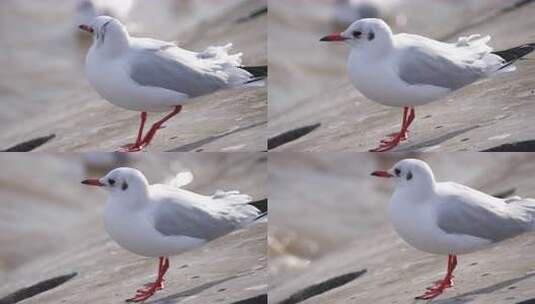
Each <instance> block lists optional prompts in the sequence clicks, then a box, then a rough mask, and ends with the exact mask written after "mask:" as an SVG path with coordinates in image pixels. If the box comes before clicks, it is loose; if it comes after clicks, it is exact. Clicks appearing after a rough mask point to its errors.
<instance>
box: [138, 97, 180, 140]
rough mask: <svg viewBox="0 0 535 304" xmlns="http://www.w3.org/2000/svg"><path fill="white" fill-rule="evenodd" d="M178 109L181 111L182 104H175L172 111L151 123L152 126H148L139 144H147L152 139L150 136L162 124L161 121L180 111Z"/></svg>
mask: <svg viewBox="0 0 535 304" xmlns="http://www.w3.org/2000/svg"><path fill="white" fill-rule="evenodd" d="M180 111H182V106H176V107H175V109H174V110H173V112H171V113H169V114H167V115H166V116H165V117H164V118H162V119H160V120H159V121H157V122H156V123H154V124H153V125H152V127H151V128H150V130H149V132H147V135H145V138H143V141H142V142H141V144H142V145H143V146H144V147H146V146H148V145H149V144H150V142H151V141H152V138H153V137H154V135H155V134H156V132H157V131H158V129H159V128H160V127H161V126H162V125H163V123H164V122H166V121H168V120H169V119H170V118H171V117H173V116H175V115H177V114H178V113H180Z"/></svg>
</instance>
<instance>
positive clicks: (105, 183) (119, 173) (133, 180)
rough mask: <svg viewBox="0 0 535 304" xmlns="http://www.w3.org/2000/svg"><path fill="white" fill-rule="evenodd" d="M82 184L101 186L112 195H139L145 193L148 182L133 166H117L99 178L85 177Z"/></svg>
mask: <svg viewBox="0 0 535 304" xmlns="http://www.w3.org/2000/svg"><path fill="white" fill-rule="evenodd" d="M82 184H84V185H89V186H98V187H103V188H105V189H106V190H108V191H110V192H111V193H112V194H113V195H120V196H125V195H134V196H136V195H139V194H142V193H146V192H147V191H148V190H147V189H148V186H149V183H148V181H147V179H146V178H145V176H144V175H143V173H141V172H140V171H139V170H136V169H133V168H117V169H113V170H112V171H110V172H109V173H108V174H106V176H104V177H102V178H99V179H86V180H84V181H82Z"/></svg>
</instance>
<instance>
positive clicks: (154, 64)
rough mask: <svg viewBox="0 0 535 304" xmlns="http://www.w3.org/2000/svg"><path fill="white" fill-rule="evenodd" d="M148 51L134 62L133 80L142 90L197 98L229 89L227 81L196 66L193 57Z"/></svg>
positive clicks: (162, 51)
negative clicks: (167, 92) (165, 90)
mask: <svg viewBox="0 0 535 304" xmlns="http://www.w3.org/2000/svg"><path fill="white" fill-rule="evenodd" d="M175 47H176V46H173V45H165V46H163V47H161V48H159V49H156V50H155V49H144V50H140V51H138V52H137V54H135V55H134V57H133V58H132V67H131V72H130V76H131V78H132V79H133V80H134V81H135V82H137V83H138V84H140V85H142V86H150V87H159V88H165V89H168V90H172V91H175V92H179V93H182V94H187V95H188V96H189V97H196V96H201V95H205V94H210V93H212V92H214V91H217V90H219V89H222V88H224V87H226V85H227V84H226V81H225V80H224V79H223V78H221V77H218V76H217V75H215V74H214V73H210V71H207V70H205V69H203V68H201V67H199V66H198V64H196V63H195V60H200V59H197V58H194V57H193V56H181V57H178V56H175V55H173V53H172V52H171V51H170V50H169V49H170V48H171V49H172V48H175Z"/></svg>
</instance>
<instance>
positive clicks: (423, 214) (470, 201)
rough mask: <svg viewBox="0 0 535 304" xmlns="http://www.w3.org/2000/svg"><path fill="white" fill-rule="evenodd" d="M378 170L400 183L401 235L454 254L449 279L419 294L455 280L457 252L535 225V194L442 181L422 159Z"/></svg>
mask: <svg viewBox="0 0 535 304" xmlns="http://www.w3.org/2000/svg"><path fill="white" fill-rule="evenodd" d="M372 175H373V176H376V177H383V178H392V179H393V180H394V182H395V183H396V189H395V191H394V194H393V195H392V198H391V199H390V206H389V214H390V220H391V222H392V224H393V226H394V229H395V230H396V232H397V233H398V234H399V236H400V237H401V238H402V239H403V240H404V241H405V242H407V243H408V244H409V245H411V246H413V247H415V248H416V249H419V250H421V251H425V252H428V253H432V254H438V255H447V256H448V267H447V272H446V276H445V277H444V279H442V280H441V281H438V282H436V283H435V285H434V286H432V287H429V288H427V291H426V292H425V293H424V294H423V295H421V296H419V297H416V299H420V300H429V299H433V298H435V297H437V296H439V295H440V294H442V292H443V291H444V290H445V289H447V288H449V287H452V286H453V271H454V270H455V267H456V266H457V255H460V254H467V253H471V252H475V251H478V250H483V249H486V248H489V247H491V246H492V245H494V244H496V243H498V242H500V241H503V240H507V239H510V238H513V237H515V236H518V235H520V234H522V233H524V232H528V231H532V230H534V228H535V227H534V221H535V200H534V199H522V198H520V197H518V196H515V197H510V198H506V199H502V198H497V197H493V196H490V195H488V194H486V193H483V192H480V191H478V190H475V189H472V188H469V187H467V186H464V185H461V184H457V183H454V182H436V181H435V177H434V176H433V172H432V171H431V168H430V167H429V165H427V164H426V163H425V162H424V161H421V160H417V159H405V160H402V161H399V162H398V163H397V164H395V165H394V166H393V167H392V168H391V169H390V170H388V171H375V172H373V173H372Z"/></svg>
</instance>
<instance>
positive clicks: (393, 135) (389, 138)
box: [381, 131, 409, 144]
mask: <svg viewBox="0 0 535 304" xmlns="http://www.w3.org/2000/svg"><path fill="white" fill-rule="evenodd" d="M397 136H399V133H390V134H388V135H387V136H386V137H387V138H385V139H383V140H381V143H382V144H388V143H391V142H392V141H393V140H394V139H395V138H396V137H397ZM408 138H409V131H406V132H405V133H403V135H402V136H401V138H400V139H399V141H400V142H401V141H405V140H407V139H408Z"/></svg>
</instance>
